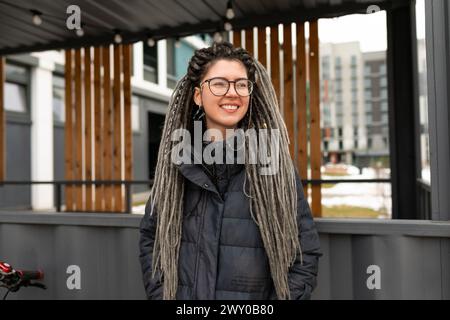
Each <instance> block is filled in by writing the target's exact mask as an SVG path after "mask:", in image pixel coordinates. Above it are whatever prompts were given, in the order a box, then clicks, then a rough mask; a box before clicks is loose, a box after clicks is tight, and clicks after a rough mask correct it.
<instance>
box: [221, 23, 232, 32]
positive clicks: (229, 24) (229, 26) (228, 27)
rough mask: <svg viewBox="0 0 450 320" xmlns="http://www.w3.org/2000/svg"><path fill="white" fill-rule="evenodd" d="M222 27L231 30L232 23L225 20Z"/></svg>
mask: <svg viewBox="0 0 450 320" xmlns="http://www.w3.org/2000/svg"><path fill="white" fill-rule="evenodd" d="M223 28H224V29H225V31H231V30H232V29H233V25H232V24H231V23H230V22H228V21H227V22H225V23H224V24H223Z"/></svg>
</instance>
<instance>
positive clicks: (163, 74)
mask: <svg viewBox="0 0 450 320" xmlns="http://www.w3.org/2000/svg"><path fill="white" fill-rule="evenodd" d="M158 85H159V86H160V87H163V88H167V41H166V40H160V41H158Z"/></svg>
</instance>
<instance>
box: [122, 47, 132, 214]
mask: <svg viewBox="0 0 450 320" xmlns="http://www.w3.org/2000/svg"><path fill="white" fill-rule="evenodd" d="M123 80H124V83H123V95H124V97H123V98H124V126H125V128H124V129H125V139H124V144H125V180H132V179H133V132H132V128H131V45H130V44H127V45H124V46H123ZM130 187H131V186H130ZM130 200H131V199H130ZM130 213H131V212H130Z"/></svg>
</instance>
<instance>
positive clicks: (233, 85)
mask: <svg viewBox="0 0 450 320" xmlns="http://www.w3.org/2000/svg"><path fill="white" fill-rule="evenodd" d="M226 96H232V97H238V96H239V95H238V93H237V91H236V83H233V82H232V83H230V88H229V89H228V92H227V94H226Z"/></svg>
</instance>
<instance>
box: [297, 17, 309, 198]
mask: <svg viewBox="0 0 450 320" xmlns="http://www.w3.org/2000/svg"><path fill="white" fill-rule="evenodd" d="M305 50H306V47H305V24H304V23H303V22H298V23H297V64H296V79H297V90H296V93H297V111H298V112H297V126H298V136H297V145H298V156H297V168H298V170H299V173H300V177H301V178H302V179H308V150H307V148H308V140H307V139H308V136H307V131H306V130H307V119H306V115H307V113H306V55H305ZM304 192H305V195H307V194H308V185H304Z"/></svg>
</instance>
